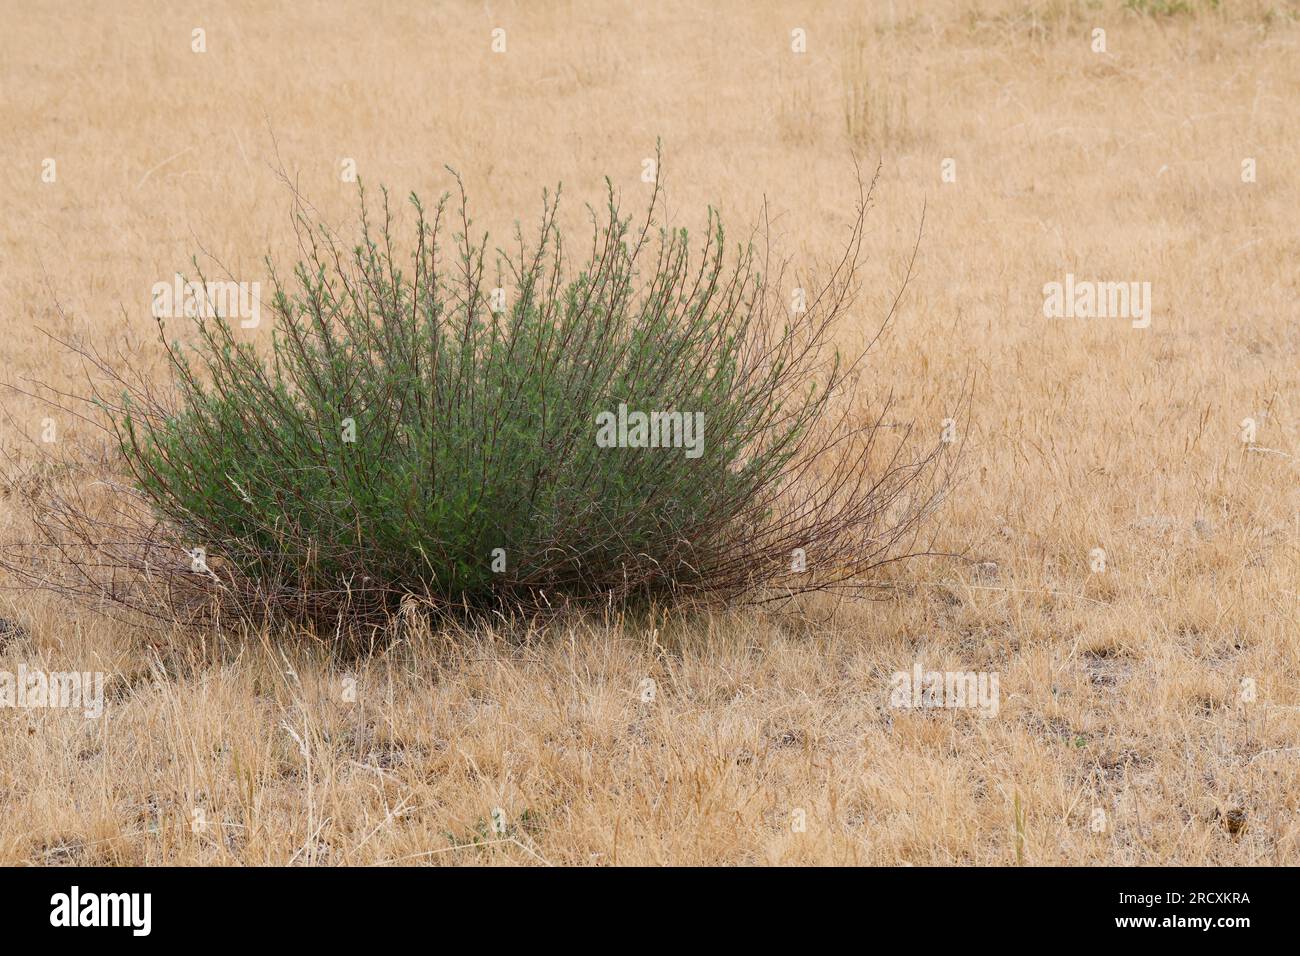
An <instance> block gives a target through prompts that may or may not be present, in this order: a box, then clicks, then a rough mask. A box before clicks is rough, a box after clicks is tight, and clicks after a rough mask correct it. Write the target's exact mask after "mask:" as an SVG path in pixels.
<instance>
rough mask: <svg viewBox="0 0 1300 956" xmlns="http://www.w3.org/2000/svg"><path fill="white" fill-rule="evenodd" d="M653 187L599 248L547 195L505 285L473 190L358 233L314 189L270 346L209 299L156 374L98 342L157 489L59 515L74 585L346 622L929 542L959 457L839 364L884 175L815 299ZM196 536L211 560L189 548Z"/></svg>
mask: <svg viewBox="0 0 1300 956" xmlns="http://www.w3.org/2000/svg"><path fill="white" fill-rule="evenodd" d="M659 196H660V194H659V190H658V187H657V186H656V187H655V191H654V194H653V197H652V199H651V201H650V205H649V210H648V212H647V214H646V216H645V218H644V220H639V221H638V222H637V223H635V224H634V223H633V221H632V220H631V219H629V218H624V217H622V216H621V215H620V213H619V209H618V206H617V203H616V201H615V198H614V191H613V188H612V186H611V187H610V189H609V194H608V200H607V204H606V208H605V212H604V215H603V216H597V214H596V213H595V212H594V211H591V220H592V234H591V247H590V252H589V254H587V255H586V256H584V257H583V259H582V261H581V262H580V263H578V264H577V265H576V267H575V266H573V265H571V263H570V261H569V259H568V257H567V255H566V251H565V246H564V244H563V242H562V238H561V234H560V230H559V228H558V227H557V224H556V217H557V202H558V194H557V197H556V200H555V201H552V200H551V199H550V198H549V197H544V202H543V215H542V220H541V224H540V228H539V230H538V234H537V236H538V238H537V239H536V240H535V241H534V242H533V243H531V244H530V243H529V242H527V241H525V239H524V236H523V231H522V230H521V229H519V228H518V227H517V228H516V236H515V239H516V251H515V252H514V253H513V254H510V255H507V254H505V253H502V252H499V253H498V255H497V258H496V275H495V277H494V278H492V279H488V278H487V276H486V273H487V271H488V269H487V260H488V256H487V255H486V249H487V239H486V237H483V238H482V239H481V240H479V241H477V242H476V241H475V240H474V238H473V234H472V229H471V222H470V219H469V216H468V211H467V203H466V201H465V196H464V191H463V190H461V192H460V195H459V203H458V204H453V206H452V211H451V212H449V211H448V204H449V196H444V197H443V198H442V200H441V201H440V202H439V203H438V205H437V206H436V208H434V209H433V210H431V211H426V209H425V208H424V207H423V206H422V205H421V204H420V202H419V200H418V199H417V198H416V197H415V196H412V197H411V200H410V201H411V205H412V210H413V211H412V213H411V220H412V226H413V228H412V234H411V239H410V241H409V244H408V245H407V246H406V247H405V250H404V251H403V250H402V249H401V248H400V240H399V234H400V233H401V231H402V230H401V229H400V228H399V227H398V226H396V225H395V224H394V222H393V218H392V211H391V209H390V204H389V199H388V195H387V193H386V192H385V193H384V196H383V202H382V215H383V221H382V224H379V225H376V224H375V223H373V222H372V221H371V218H370V212H371V211H372V207H368V205H367V203H366V200H365V194H364V193H362V198H361V228H360V230H359V235H360V240H359V242H357V243H356V244H354V245H350V246H349V245H348V244H345V243H343V242H342V241H340V240H339V239H337V238H336V237H335V236H334V235H333V234H332V233H331V232H330V231H329V230H327V229H326V228H324V227H323V226H321V225H320V224H319V223H316V222H315V221H314V220H313V218H312V217H310V216H308V215H307V214H306V213H305V212H304V211H303V207H302V206H301V205H300V206H299V207H298V214H297V217H296V222H297V225H298V235H299V246H300V249H301V253H302V258H301V261H300V262H299V263H298V265H297V266H296V268H295V269H294V272H293V276H292V278H291V279H290V280H288V281H282V279H281V277H280V276H279V275H278V274H276V273H275V270H274V268H273V267H271V266H270V263H268V266H269V267H271V273H272V277H273V278H272V286H273V289H274V294H273V295H272V296H271V297H270V300H269V303H266V304H268V305H269V307H270V312H271V313H272V318H273V338H272V343H271V345H270V347H269V348H261V349H258V348H255V347H254V346H253V345H252V344H251V338H250V337H249V336H248V335H247V334H246V333H244V332H243V331H242V330H241V329H239V328H236V327H234V326H233V325H232V324H231V323H230V322H229V321H227V319H225V318H222V317H220V316H216V315H214V314H213V313H214V310H212V309H198V310H197V312H198V313H199V314H198V315H197V316H196V317H195V318H194V319H193V323H194V329H193V333H194V334H191V335H189V336H188V337H187V338H188V339H189V342H188V344H182V343H181V341H171V340H169V338H168V332H167V331H166V330H164V331H163V343H164V346H165V347H166V355H167V357H168V362H169V365H170V369H171V372H172V376H171V377H172V382H173V385H174V387H173V388H172V389H171V390H170V391H169V392H168V393H167V394H165V395H161V396H160V395H158V394H157V393H156V392H155V391H154V390H153V388H152V387H151V386H149V385H147V384H144V383H143V382H142V381H141V380H140V379H139V378H136V379H129V378H128V377H127V376H126V375H124V374H123V373H121V372H120V371H118V370H117V368H116V366H115V365H114V363H112V362H108V361H105V360H102V359H100V358H99V357H97V356H95V357H92V356H89V355H87V353H85V352H84V351H83V352H82V353H81V354H82V355H83V356H85V357H89V358H91V360H92V361H93V362H94V363H95V365H96V366H97V367H98V369H99V370H100V371H101V372H102V373H103V374H104V375H105V376H106V378H107V379H108V380H109V382H110V384H111V385H112V386H114V387H115V390H116V392H118V393H119V394H120V395H121V397H120V398H119V397H118V395H116V394H113V389H104V388H101V387H98V386H97V387H96V389H95V392H94V395H95V398H94V401H95V402H96V404H98V405H99V407H100V408H101V409H102V410H103V411H104V412H106V413H107V416H106V417H107V421H108V424H107V425H106V426H105V427H106V428H107V430H108V431H109V432H110V433H111V434H112V436H113V438H114V440H115V441H116V443H117V445H118V447H119V448H120V449H121V451H122V453H123V456H124V459H125V462H126V465H127V467H128V469H129V471H130V472H131V474H132V476H133V478H134V489H133V490H131V491H130V493H129V495H128V496H124V497H123V499H122V500H123V501H124V502H125V504H124V505H123V506H122V507H121V508H119V509H118V511H117V512H116V515H117V518H116V519H114V520H109V521H106V520H105V519H103V518H102V516H100V515H99V514H94V515H92V513H91V509H90V508H88V507H85V506H82V505H77V504H68V503H66V502H64V503H62V504H61V505H60V506H59V507H56V508H53V509H49V510H48V511H47V513H46V519H45V521H44V524H43V529H44V530H45V532H46V534H47V536H48V538H49V540H50V541H51V542H52V543H54V544H55V545H56V547H58V548H60V550H61V551H62V552H63V554H64V556H65V558H67V560H68V561H69V563H70V564H71V565H72V566H73V567H74V568H75V570H76V572H77V573H78V574H79V575H80V580H79V582H78V584H77V585H76V586H75V587H73V588H72V589H73V590H78V591H80V592H82V593H93V594H97V595H98V596H100V597H108V598H111V599H112V600H116V601H121V602H124V603H128V604H132V605H133V606H136V607H139V606H141V605H148V606H152V607H154V608H157V607H163V608H171V609H172V613H176V609H178V608H181V607H184V608H185V609H186V610H187V611H193V610H194V608H195V607H196V605H195V602H194V597H195V594H196V593H199V594H200V596H202V594H206V595H207V597H206V598H203V600H202V601H201V602H200V604H202V603H205V602H206V603H209V604H210V603H211V602H209V601H208V598H215V599H216V605H215V607H217V608H220V609H226V610H234V611H236V612H237V613H239V614H241V615H249V614H256V615H258V616H261V615H265V614H271V615H274V616H290V617H295V618H299V619H303V618H306V619H312V620H316V621H331V620H340V619H343V618H349V619H364V618H368V617H374V616H380V617H382V616H384V615H386V614H388V613H391V612H392V611H393V610H394V609H395V607H396V606H397V605H398V604H400V602H402V601H403V600H406V599H407V598H408V596H416V597H418V598H421V599H425V600H427V601H429V602H430V603H431V604H433V605H435V606H441V607H462V608H471V609H489V608H492V609H503V608H509V609H512V610H521V609H522V610H526V611H528V610H537V609H545V608H554V607H559V606H565V605H575V604H577V605H584V604H585V605H591V604H608V603H613V602H619V603H622V602H624V601H626V600H628V599H630V598H665V599H669V600H676V599H681V598H683V597H690V596H700V595H721V596H735V595H738V594H744V593H749V592H753V591H754V590H755V589H756V588H757V589H760V590H762V589H771V588H776V589H777V593H790V592H791V591H799V590H807V589H809V588H819V587H826V586H833V585H836V584H843V583H845V582H849V581H854V580H858V579H860V578H861V576H862V575H863V574H864V573H865V572H866V571H869V570H870V569H872V568H875V567H879V566H880V565H882V564H886V563H889V562H891V561H894V560H897V559H898V558H899V557H902V556H905V555H906V554H908V553H913V552H914V550H915V549H914V548H913V549H912V550H909V547H910V546H911V545H912V544H913V543H914V542H915V539H916V533H917V531H918V529H919V526H920V522H921V520H922V519H923V518H924V516H925V515H926V514H927V513H928V512H929V511H930V509H931V508H932V507H933V505H934V504H935V503H936V502H937V500H938V498H939V495H940V493H941V492H942V490H943V487H944V482H943V480H942V476H940V472H939V470H938V469H936V468H934V467H932V466H933V465H934V464H935V461H936V455H937V452H931V453H930V454H929V455H927V456H924V457H921V458H918V459H913V458H909V457H907V456H906V455H905V453H904V449H905V448H906V446H907V440H906V439H907V434H906V432H903V433H901V434H900V433H899V432H896V431H891V430H890V429H887V428H882V427H881V425H882V418H883V416H884V415H885V414H886V413H887V411H888V406H887V405H886V407H885V408H883V409H881V411H880V417H877V418H876V419H874V420H870V419H868V420H865V421H863V422H861V423H860V422H859V421H858V420H857V415H858V413H857V411H856V409H855V408H854V406H853V404H852V402H850V401H847V399H848V398H849V396H848V395H847V393H846V388H845V386H846V385H847V384H848V383H849V382H850V381H853V380H854V378H851V376H853V377H856V376H858V374H859V372H860V368H859V359H860V357H861V356H860V355H859V357H858V359H854V360H852V361H843V360H842V359H841V357H840V354H839V353H838V352H837V351H836V350H835V349H834V348H832V347H831V346H830V345H829V333H830V330H831V328H832V326H833V324H834V323H835V320H836V319H837V318H838V317H840V316H841V315H843V314H844V312H845V311H846V310H847V309H848V307H849V305H850V304H851V303H852V301H853V294H854V293H853V285H854V283H853V276H854V271H855V269H856V267H857V265H858V262H859V257H860V252H861V241H862V234H863V223H864V218H865V213H866V208H867V205H868V200H869V197H870V194H869V192H865V191H860V192H859V197H858V200H859V201H858V206H857V216H856V219H855V220H854V223H853V228H852V230H851V232H850V236H849V242H848V247H847V249H846V251H845V253H844V256H843V258H842V260H841V261H839V263H838V264H837V265H835V266H834V267H833V269H832V270H831V272H830V275H829V278H828V279H827V280H826V281H825V282H824V283H822V284H820V285H819V286H818V287H816V288H812V289H809V290H808V293H807V295H806V296H804V294H803V290H802V289H800V290H799V292H798V294H797V296H795V297H793V299H794V300H793V301H792V296H791V292H790V290H791V289H793V288H795V287H796V286H798V285H802V284H801V283H795V282H786V281H784V279H783V278H782V277H783V275H784V270H783V268H781V267H780V266H779V265H778V266H776V267H772V266H771V264H770V258H769V254H768V252H767V249H766V245H764V246H763V250H762V252H759V251H758V250H757V247H756V246H755V245H754V243H752V242H751V243H748V244H745V245H742V246H740V247H738V248H737V249H735V250H734V253H733V254H732V255H730V256H729V255H727V254H726V245H725V238H724V234H723V230H722V227H721V225H720V223H719V222H718V219H717V217H716V216H715V215H714V214H713V213H712V211H710V214H709V219H708V223H709V228H708V231H707V234H706V235H705V236H704V238H703V242H702V243H700V244H699V247H698V248H692V244H691V242H690V240H689V239H688V237H687V234H686V232H685V231H684V230H666V229H662V228H659V227H657V226H656V223H655V213H656V209H657V208H658V204H659ZM449 233H450V235H449ZM199 278H200V287H202V285H203V284H204V283H206V280H205V279H204V277H203V276H202V275H201V270H200V277H199ZM496 290H504V295H503V296H502V295H501V294H500V293H498V292H497V291H496ZM799 300H802V301H799ZM891 314H892V310H891ZM160 327H161V323H160ZM620 406H626V408H627V409H628V410H630V411H631V412H643V413H660V414H665V413H666V414H669V415H672V414H674V413H679V414H680V415H681V416H684V417H685V419H687V420H689V421H690V422H691V423H692V424H695V423H697V422H698V421H699V417H702V422H703V430H702V435H701V436H700V437H701V438H702V441H701V442H700V443H699V444H698V445H696V444H692V443H690V442H689V439H690V438H691V437H692V436H691V435H690V434H689V433H687V434H683V433H682V432H681V431H680V430H679V431H676V432H675V433H674V432H673V431H671V427H670V430H669V431H666V432H664V433H663V434H664V437H667V438H674V439H678V442H677V446H676V447H604V444H605V443H602V442H600V441H598V436H599V435H600V434H601V422H602V416H605V415H609V414H610V413H617V412H618V410H619V408H620ZM697 416H698V417H697ZM680 420H681V419H679V421H680ZM679 428H680V426H679ZM652 430H653V429H652ZM882 434H883V435H885V436H887V439H888V445H889V447H882V442H880V441H878V440H877V439H878V437H879V436H881V435H882ZM895 438H897V440H896V441H895V440H893V439H895ZM682 445H686V446H687V447H681V446H682ZM936 447H937V446H936ZM936 476H939V479H938V480H936ZM133 509H134V510H133ZM51 516H53V517H51ZM70 539H71V540H74V541H75V542H76V544H77V547H78V548H80V549H82V550H81V551H80V552H79V554H80V555H81V556H80V557H76V558H71V557H68V555H69V551H68V550H67V546H66V544H64V543H61V542H66V541H68V540H70ZM193 548H202V549H203V551H204V554H205V555H206V563H203V562H200V563H195V564H193V565H192V566H191V567H186V563H187V561H186V557H187V555H186V551H188V550H189V549H193ZM91 553H93V554H94V555H95V557H94V558H93V559H91V558H87V557H86V555H87V554H91ZM805 568H807V570H806V571H805ZM104 569H107V570H108V575H107V579H105V577H104ZM123 570H129V571H131V572H133V573H134V577H132V576H131V575H122V574H120V573H119V572H120V571H123ZM124 580H133V581H135V582H136V583H135V584H130V585H126V584H123V581H124ZM765 593H772V592H771V591H770V590H767V591H765Z"/></svg>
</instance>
